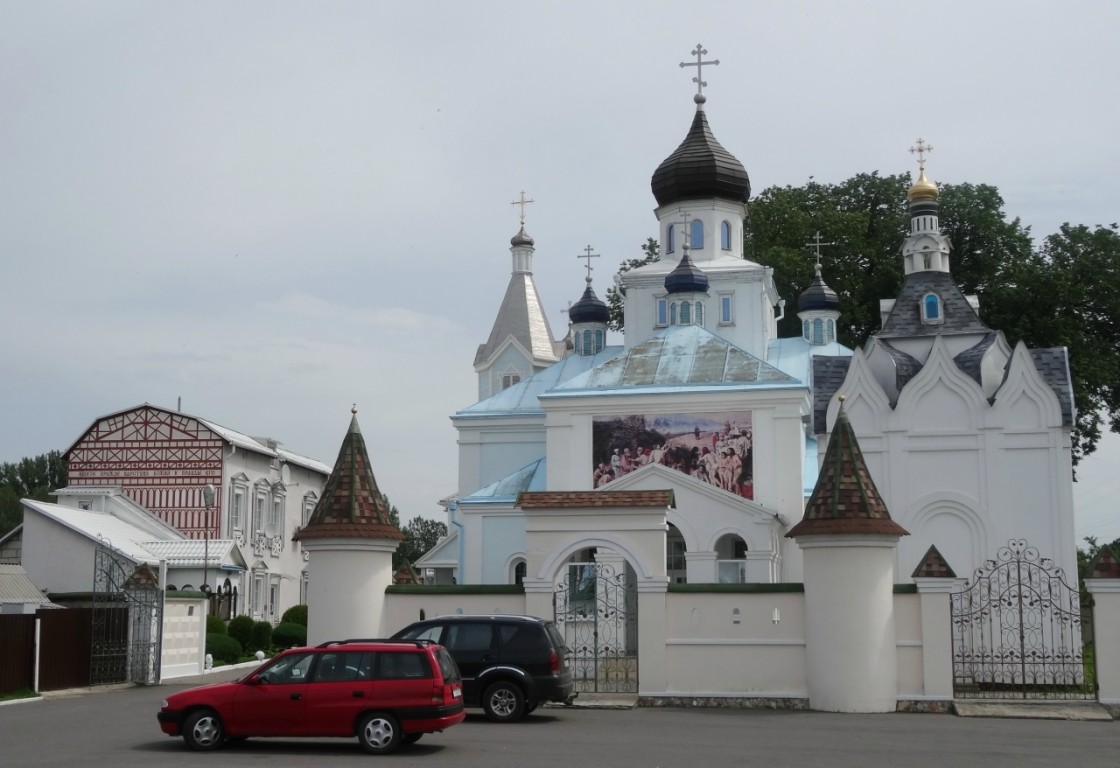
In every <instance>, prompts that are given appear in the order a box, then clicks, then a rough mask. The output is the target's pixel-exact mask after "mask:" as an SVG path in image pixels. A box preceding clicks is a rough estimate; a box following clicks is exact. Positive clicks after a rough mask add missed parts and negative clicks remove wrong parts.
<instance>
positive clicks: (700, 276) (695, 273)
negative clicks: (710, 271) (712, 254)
mask: <svg viewBox="0 0 1120 768" xmlns="http://www.w3.org/2000/svg"><path fill="white" fill-rule="evenodd" d="M665 290H666V291H668V292H669V293H707V292H708V276H707V275H705V274H704V272H703V270H701V269H700V268H699V267H698V266H696V265H695V264H693V263H692V258H691V257H690V256H689V255H688V250H687V249H686V250H685V252H684V256H682V257H681V263H680V264H678V265H677V266H676V268H675V269H674V270H673V271H672V272H670V273H669V274H667V275H666V276H665Z"/></svg>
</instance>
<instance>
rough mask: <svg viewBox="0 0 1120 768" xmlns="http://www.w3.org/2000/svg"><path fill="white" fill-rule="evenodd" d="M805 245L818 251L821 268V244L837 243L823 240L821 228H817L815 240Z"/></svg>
mask: <svg viewBox="0 0 1120 768" xmlns="http://www.w3.org/2000/svg"><path fill="white" fill-rule="evenodd" d="M805 245H807V246H809V247H810V248H812V249H813V252H814V253H816V255H817V269H820V266H821V246H822V245H836V243H825V242H822V241H821V233H820V230H817V232H816V233H815V234H814V235H813V242H811V243H805Z"/></svg>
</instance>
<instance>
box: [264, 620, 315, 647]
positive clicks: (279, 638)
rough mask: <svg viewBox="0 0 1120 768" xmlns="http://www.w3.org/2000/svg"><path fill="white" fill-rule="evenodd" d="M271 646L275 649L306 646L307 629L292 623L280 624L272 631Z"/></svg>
mask: <svg viewBox="0 0 1120 768" xmlns="http://www.w3.org/2000/svg"><path fill="white" fill-rule="evenodd" d="M285 615H286V614H285ZM272 644H273V645H275V646H276V647H277V648H291V647H292V646H293V645H307V627H305V626H304V625H302V624H296V623H295V622H292V621H288V622H285V623H283V624H280V625H278V626H277V627H276V629H274V630H272Z"/></svg>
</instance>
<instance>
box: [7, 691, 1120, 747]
mask: <svg viewBox="0 0 1120 768" xmlns="http://www.w3.org/2000/svg"><path fill="white" fill-rule="evenodd" d="M184 687H188V686H187V685H185V684H183V683H179V684H175V685H164V686H154V687H148V688H123V689H117V690H111V691H98V692H83V693H75V694H71V695H64V696H58V695H55V696H50V697H48V698H45V699H43V700H40V701H34V702H30V703H26V704H18V705H9V706H3V707H0V745H2V746H0V762H2V764H3V765H4V766H13V768H16V767H18V768H24V767H25V766H26V767H28V768H31V767H32V766H44V767H46V766H52V767H53V766H67V767H68V768H69V767H70V766H74V765H88V764H91V763H100V764H103V765H106V766H110V765H111V766H121V768H150V766H152V765H160V766H161V767H162V766H188V765H189V766H200V765H208V764H212V765H214V766H222V768H226V767H227V766H232V767H234V768H236V767H238V766H261V765H266V764H267V765H268V766H270V768H271V767H273V766H276V767H277V768H283V767H284V766H300V768H307V766H318V765H332V766H333V765H348V764H351V763H353V764H357V763H358V762H361V763H362V764H369V763H370V762H371V761H373V762H375V763H376V764H378V765H387V766H388V765H410V766H411V765H415V766H423V765H430V766H449V765H455V766H457V767H461V768H476V767H477V768H483V767H485V768H505V767H506V766H508V767H509V768H525V766H535V767H536V766H540V767H542V768H547V767H550V766H556V768H561V767H562V768H571V766H572V765H573V764H577V765H582V766H600V765H602V766H619V767H622V768H626V767H628V766H634V767H635V768H639V767H640V768H672V767H674V766H687V767H689V768H691V767H692V766H725V765H726V766H731V765H751V764H759V765H765V766H768V767H769V766H791V767H793V766H796V767H797V768H804V767H805V766H860V767H861V768H867V767H868V766H892V767H893V766H907V765H909V766H942V765H945V766H950V765H951V766H977V767H980V766H983V767H985V768H990V767H991V766H1047V768H1053V766H1073V765H1076V766H1109V767H1110V768H1115V766H1117V765H1118V764H1120V722H1111V721H1110V722H1069V721H1057V720H1041V721H1040V720H1015V719H989V718H960V717H955V716H952V715H926V714H890V715H836V714H826V713H818V712H769V711H749V710H728V709H633V710H596V709H577V708H572V709H567V708H564V709H541V710H537V712H535V713H534V714H533V715H531V716H529V717H528V718H526V719H525V720H524V721H522V722H520V723H516V724H512V725H497V724H493V723H490V722H488V721H487V720H485V719H484V718H483V717H482V715H481V713H472V714H471V715H469V716H468V719H467V720H466V722H464V723H463V724H462V725H459V726H456V727H454V728H451V729H449V730H448V731H445V732H444V733H440V734H431V735H428V736H425V737H424V738H423V739H422V740H421V741H420V742H418V743H417V744H415V745H413V746H411V747H406V748H404V749H402V750H401V751H400V752H399V753H397V754H394V755H390V756H385V757H371V756H369V755H366V754H364V753H363V752H361V751H360V750H359V748H358V746H357V742H356V740H331V739H328V740H294V739H293V740H284V739H250V740H248V741H246V742H244V743H241V744H235V745H229V746H227V747H225V748H223V749H222V750H220V751H219V752H216V753H210V754H199V753H195V752H191V751H188V750H187V749H186V748H185V747H184V745H183V742H182V740H181V739H178V738H171V737H168V736H164V735H163V734H162V733H161V732H160V730H159V726H158V725H157V723H156V711H157V710H158V709H159V706H160V702H161V700H162V699H163V697H164V696H165V695H167V693H169V692H170V691H172V690H178V689H180V688H184Z"/></svg>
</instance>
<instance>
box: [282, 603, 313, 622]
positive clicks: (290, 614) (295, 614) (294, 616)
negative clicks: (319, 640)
mask: <svg viewBox="0 0 1120 768" xmlns="http://www.w3.org/2000/svg"><path fill="white" fill-rule="evenodd" d="M280 623H281V624H299V625H301V626H304V627H306V626H307V606H306V605H293V606H292V607H291V608H289V609H288V610H286V611H284V615H283V616H281V617H280Z"/></svg>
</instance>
